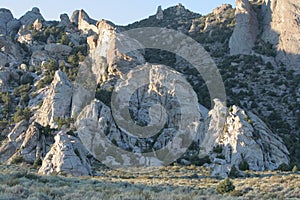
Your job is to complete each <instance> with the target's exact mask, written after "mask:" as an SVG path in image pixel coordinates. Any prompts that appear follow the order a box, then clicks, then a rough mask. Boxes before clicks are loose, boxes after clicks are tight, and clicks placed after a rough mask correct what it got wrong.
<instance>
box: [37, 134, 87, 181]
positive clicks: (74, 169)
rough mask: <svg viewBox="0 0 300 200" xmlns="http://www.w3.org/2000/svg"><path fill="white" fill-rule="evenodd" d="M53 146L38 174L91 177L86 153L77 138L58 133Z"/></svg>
mask: <svg viewBox="0 0 300 200" xmlns="http://www.w3.org/2000/svg"><path fill="white" fill-rule="evenodd" d="M54 140H55V142H54V144H53V146H52V147H51V149H50V151H49V152H48V153H47V155H46V156H45V158H44V160H43V163H42V166H41V168H40V169H39V173H40V174H71V175H73V176H89V175H92V170H91V166H90V161H89V159H88V158H87V157H88V155H89V154H88V152H87V151H86V150H85V147H84V146H82V144H81V142H80V141H79V140H78V138H76V137H73V136H71V135H67V134H66V133H65V132H59V133H57V135H56V136H55V137H54Z"/></svg>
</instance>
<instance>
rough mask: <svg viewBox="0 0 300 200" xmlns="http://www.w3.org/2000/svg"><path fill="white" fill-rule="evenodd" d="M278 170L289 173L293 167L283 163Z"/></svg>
mask: <svg viewBox="0 0 300 200" xmlns="http://www.w3.org/2000/svg"><path fill="white" fill-rule="evenodd" d="M276 170H279V171H285V172H287V171H291V170H292V168H291V166H289V165H288V164H286V163H282V164H280V165H279V166H278V168H277V169H276Z"/></svg>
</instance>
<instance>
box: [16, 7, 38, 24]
mask: <svg viewBox="0 0 300 200" xmlns="http://www.w3.org/2000/svg"><path fill="white" fill-rule="evenodd" d="M37 19H38V20H42V21H44V18H43V16H42V14H41V13H40V9H38V8H36V7H35V8H32V10H31V11H28V12H27V13H26V14H25V15H23V16H22V17H21V18H20V19H19V21H20V22H21V24H22V25H25V26H28V25H31V24H33V23H34V21H35V20H37Z"/></svg>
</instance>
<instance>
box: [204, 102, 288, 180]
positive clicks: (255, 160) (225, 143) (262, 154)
mask: <svg viewBox="0 0 300 200" xmlns="http://www.w3.org/2000/svg"><path fill="white" fill-rule="evenodd" d="M209 116H210V119H209V120H210V123H209V127H208V131H207V132H205V134H207V135H206V136H205V138H204V141H203V144H202V149H204V150H206V152H208V151H211V152H213V147H216V146H217V145H220V147H221V148H222V151H221V152H218V153H216V152H213V153H212V155H211V158H212V160H215V159H216V156H218V155H216V154H222V155H224V160H223V161H222V162H221V161H220V159H217V161H216V162H213V164H212V166H211V167H212V168H213V174H215V175H216V174H219V175H221V174H222V176H224V174H225V173H227V174H228V173H229V172H230V169H231V166H235V167H236V168H237V169H238V167H239V165H240V164H241V163H242V162H244V161H246V162H247V163H248V164H249V169H250V170H258V171H261V170H267V169H269V170H274V169H276V168H278V167H279V165H280V164H282V163H286V164H288V163H289V157H288V155H289V152H288V150H287V148H286V146H285V145H284V144H283V142H282V140H281V139H280V138H279V137H278V136H276V135H275V134H273V133H272V131H271V130H270V129H269V128H268V127H267V126H266V124H265V123H264V122H262V121H261V120H260V119H259V118H258V117H257V116H256V115H254V114H253V113H251V112H248V113H246V112H245V111H244V110H242V109H241V108H239V107H237V106H232V107H231V108H229V109H227V108H226V107H225V106H222V104H220V103H218V102H217V103H216V106H215V107H214V109H213V110H211V111H210V113H209ZM224 119H225V120H226V121H225V122H224V121H222V120H224ZM220 122H221V123H220ZM218 123H220V124H221V125H222V126H219V125H218ZM211 152H210V153H209V154H211ZM220 163H223V164H222V165H223V166H222V167H221V166H220V165H221V164H220ZM228 166H230V167H228ZM220 169H227V171H225V173H224V171H220ZM215 170H216V171H215Z"/></svg>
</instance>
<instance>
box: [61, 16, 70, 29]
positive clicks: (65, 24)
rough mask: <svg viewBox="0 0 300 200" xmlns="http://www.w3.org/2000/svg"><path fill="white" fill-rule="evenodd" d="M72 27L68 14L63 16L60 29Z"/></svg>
mask: <svg viewBox="0 0 300 200" xmlns="http://www.w3.org/2000/svg"><path fill="white" fill-rule="evenodd" d="M70 25H71V21H70V18H69V16H68V15H67V14H61V15H60V22H59V24H58V27H69V26H70Z"/></svg>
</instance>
